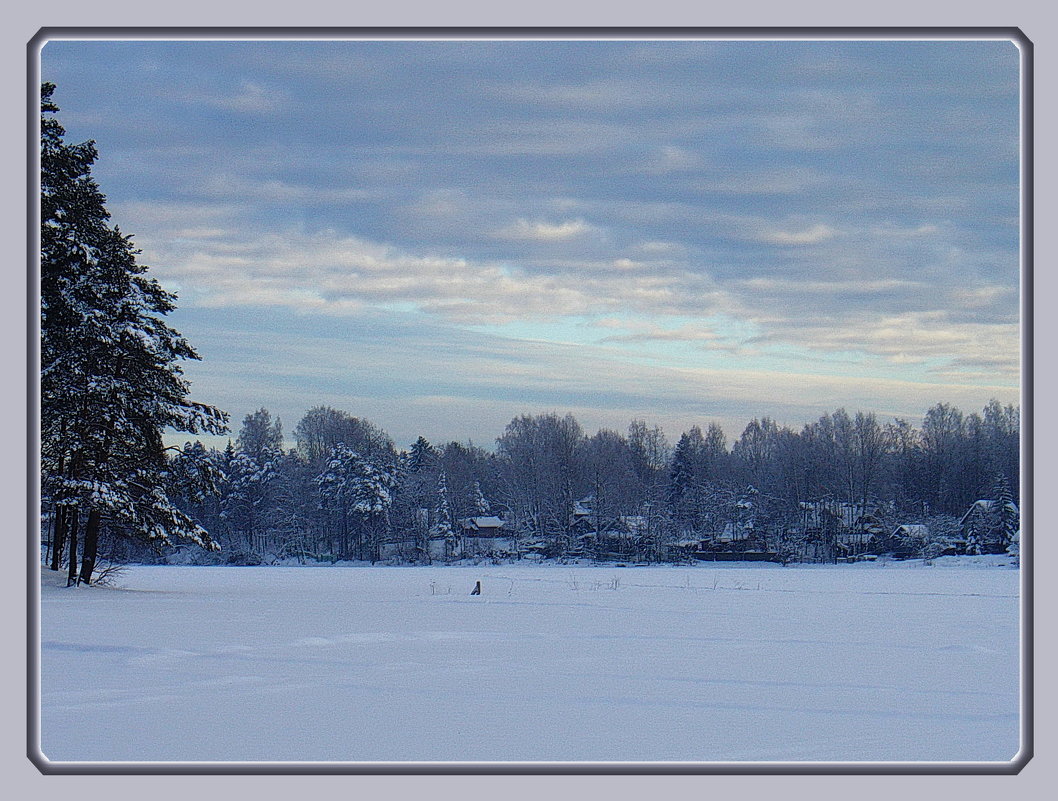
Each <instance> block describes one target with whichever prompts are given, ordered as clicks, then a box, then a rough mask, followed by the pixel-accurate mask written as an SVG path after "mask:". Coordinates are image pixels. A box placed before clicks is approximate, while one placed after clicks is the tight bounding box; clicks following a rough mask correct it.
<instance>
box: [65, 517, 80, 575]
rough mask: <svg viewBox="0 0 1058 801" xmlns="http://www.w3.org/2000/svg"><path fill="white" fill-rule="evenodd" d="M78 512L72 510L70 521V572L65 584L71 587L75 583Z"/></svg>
mask: <svg viewBox="0 0 1058 801" xmlns="http://www.w3.org/2000/svg"><path fill="white" fill-rule="evenodd" d="M79 517H80V514H78V512H77V511H76V510H74V512H73V519H72V520H71V521H70V572H69V573H67V575H66V586H67V587H72V586H73V585H74V584H76V583H77V521H78V518H79Z"/></svg>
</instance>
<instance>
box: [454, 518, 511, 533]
mask: <svg viewBox="0 0 1058 801" xmlns="http://www.w3.org/2000/svg"><path fill="white" fill-rule="evenodd" d="M459 522H460V523H461V524H462V526H463V528H469V529H474V530H475V531H481V530H483V529H486V530H487V529H500V528H503V521H502V520H500V518H498V517H496V516H494V515H489V516H486V517H468V518H465V519H463V520H460V521H459Z"/></svg>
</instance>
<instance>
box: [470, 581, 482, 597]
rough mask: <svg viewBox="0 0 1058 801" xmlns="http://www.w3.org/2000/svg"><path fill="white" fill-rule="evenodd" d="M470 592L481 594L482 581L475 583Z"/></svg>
mask: <svg viewBox="0 0 1058 801" xmlns="http://www.w3.org/2000/svg"><path fill="white" fill-rule="evenodd" d="M470 594H471V595H481V582H480V581H479V582H477V583H475V584H474V589H472V590H471V591H470Z"/></svg>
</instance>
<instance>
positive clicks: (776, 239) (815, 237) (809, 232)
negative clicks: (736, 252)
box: [759, 223, 838, 245]
mask: <svg viewBox="0 0 1058 801" xmlns="http://www.w3.org/2000/svg"><path fill="white" fill-rule="evenodd" d="M837 235H838V232H837V231H836V230H835V229H833V228H831V227H830V226H829V225H826V224H824V223H819V224H817V225H813V226H812V227H810V228H805V229H803V230H800V231H766V232H763V233H761V234H760V237H759V238H760V240H761V241H762V242H768V243H770V244H773V245H815V244H818V243H819V242H825V241H826V240H828V239H833V238H834V237H835V236H837Z"/></svg>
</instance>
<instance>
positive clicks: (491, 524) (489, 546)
mask: <svg viewBox="0 0 1058 801" xmlns="http://www.w3.org/2000/svg"><path fill="white" fill-rule="evenodd" d="M458 526H459V543H458V549H459V557H458V558H473V557H478V556H487V557H493V556H497V557H498V556H514V555H516V554H517V543H516V542H515V537H514V532H512V531H511V530H510V529H508V528H507V524H506V523H504V521H503V520H501V519H500V518H498V517H495V516H491V515H490V516H484V517H465V518H463V519H462V520H460V521H459V523H458Z"/></svg>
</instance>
